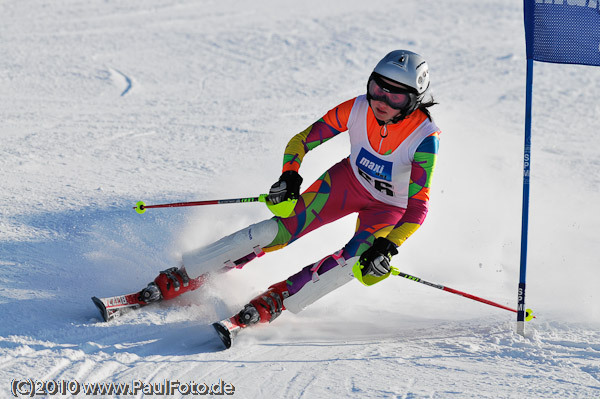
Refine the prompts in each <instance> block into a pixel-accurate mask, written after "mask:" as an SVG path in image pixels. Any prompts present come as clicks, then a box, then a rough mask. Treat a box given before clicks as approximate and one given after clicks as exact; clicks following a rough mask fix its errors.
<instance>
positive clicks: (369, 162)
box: [142, 50, 440, 346]
mask: <svg viewBox="0 0 600 399" xmlns="http://www.w3.org/2000/svg"><path fill="white" fill-rule="evenodd" d="M429 84H430V79H429V70H428V66H427V63H426V62H425V60H424V59H423V57H421V56H420V55H418V54H416V53H413V52H411V51H407V50H396V51H393V52H391V53H389V54H388V55H386V56H385V57H384V58H383V59H382V60H381V61H380V62H379V63H378V64H377V65H376V66H375V69H374V70H373V73H372V74H371V76H370V77H369V79H368V82H367V94H366V95H360V96H358V97H355V98H353V99H351V100H348V101H346V102H344V103H342V104H340V105H338V106H337V107H335V108H333V109H332V110H330V111H329V112H327V114H326V115H325V116H324V117H323V118H321V119H319V120H318V121H317V122H315V123H314V124H312V125H311V126H309V127H308V128H307V129H306V130H304V131H303V132H301V133H299V134H297V135H295V136H294V137H293V138H292V139H291V140H290V142H289V143H288V145H287V147H286V149H285V153H284V157H283V173H282V175H281V177H280V178H279V180H278V181H277V182H276V183H275V184H273V186H272V187H271V189H270V191H269V195H268V197H267V200H268V201H270V202H271V203H272V204H286V203H292V204H295V207H294V208H293V211H292V212H291V214H290V215H289V216H288V217H273V218H271V219H268V220H265V221H262V222H260V223H257V224H253V225H251V226H249V227H247V228H245V229H242V230H240V231H238V232H236V233H234V234H232V235H230V236H227V237H224V238H222V239H220V240H219V241H217V242H215V243H213V244H211V245H208V246H206V247H203V248H199V249H197V250H194V251H191V252H188V253H185V254H184V255H183V265H184V266H182V267H181V268H179V269H178V268H171V269H168V270H165V271H163V272H161V273H160V275H159V276H158V277H157V278H156V279H155V280H154V281H153V282H152V283H150V284H149V285H148V287H147V288H145V289H144V290H143V291H142V298H143V300H144V301H145V302H146V303H150V302H154V301H157V300H160V299H171V298H174V297H176V296H179V295H181V294H182V293H184V292H187V291H190V290H194V289H196V288H198V287H199V286H200V285H202V283H203V282H204V281H205V279H206V277H207V275H208V274H209V273H212V272H216V271H219V270H229V269H232V268H241V267H242V266H243V265H245V264H246V263H248V262H249V261H251V260H252V259H254V258H256V257H257V256H261V255H263V254H264V253H265V252H270V251H274V250H277V249H280V248H282V247H284V246H286V245H288V244H290V243H292V242H294V241H296V240H297V239H298V238H300V237H302V236H303V235H305V234H307V233H309V232H310V231H312V230H315V229H317V228H319V227H320V226H323V225H325V224H327V223H330V222H333V221H335V220H337V219H340V218H342V217H344V216H346V215H348V214H350V213H353V212H357V213H358V221H357V227H356V231H355V233H354V236H353V237H352V238H351V239H350V241H349V242H348V243H347V244H346V245H345V246H344V248H342V249H341V250H339V251H337V252H335V253H333V254H331V255H329V256H327V257H325V258H323V259H321V260H319V261H317V262H316V263H314V264H311V265H308V266H306V267H304V268H303V269H301V270H300V271H299V272H298V273H296V274H294V275H293V276H290V277H289V278H288V279H287V280H284V281H281V282H279V283H276V284H273V285H272V286H270V287H269V289H268V290H267V291H266V292H264V293H262V294H261V295H259V296H257V297H256V298H254V299H252V300H251V301H250V302H249V303H248V304H247V305H245V306H244V308H243V309H242V310H241V311H240V312H239V313H237V314H236V315H234V316H232V317H231V318H229V319H226V320H224V321H222V322H221V323H216V325H215V328H216V329H217V331H219V333H220V334H221V336H222V338H223V336H224V335H226V336H228V337H229V338H226V339H225V340H227V339H229V341H228V343H227V342H226V343H225V344H226V346H229V345H230V344H231V340H230V337H231V336H233V335H234V334H231V333H233V332H237V331H239V329H241V328H245V327H247V326H249V325H252V324H255V323H259V322H260V323H266V322H271V321H273V320H274V319H275V318H276V317H277V316H279V315H280V314H281V312H282V311H283V310H285V309H288V310H290V311H292V312H299V311H301V310H302V309H303V308H305V307H306V306H307V305H309V304H311V303H313V302H314V301H316V300H317V299H319V298H321V297H322V296H324V295H326V294H327V293H329V292H331V291H333V290H334V289H336V288H338V287H340V286H342V285H343V284H345V283H347V282H349V281H350V280H352V279H353V278H354V277H355V276H354V274H353V271H352V269H353V266H354V265H355V264H356V263H357V262H359V267H361V268H362V270H361V273H359V277H360V276H362V277H360V278H361V280H364V282H365V283H368V284H372V283H374V282H376V281H378V280H380V279H383V278H385V277H387V275H388V274H389V273H390V264H389V261H390V259H391V257H392V256H393V255H395V254H397V253H398V251H397V247H399V246H400V245H402V243H404V241H405V240H406V239H407V238H408V237H409V236H410V235H411V234H413V233H414V232H415V231H416V230H417V229H418V228H419V226H420V225H421V224H422V223H423V221H424V219H425V216H426V214H427V209H428V201H429V190H430V182H431V176H432V173H433V170H434V167H435V163H436V156H437V152H438V135H439V134H440V131H439V129H438V127H437V126H436V125H435V124H434V123H433V121H432V120H431V117H430V114H429V112H428V110H427V108H428V107H430V106H432V105H433V104H434V103H433V100H432V99H431V96H430V95H429ZM345 131H347V132H348V135H349V136H350V143H351V151H350V155H349V156H348V157H347V158H344V159H343V160H341V161H340V162H338V163H337V164H335V165H333V166H332V167H331V168H330V169H329V170H327V171H326V172H325V173H324V174H323V175H322V176H321V177H320V178H319V179H317V181H315V182H314V183H313V184H312V185H311V186H310V187H309V188H308V189H307V190H306V191H304V192H303V193H302V195H299V193H300V185H301V183H302V178H301V177H300V175H299V174H298V170H299V168H300V165H301V163H302V160H303V158H304V156H305V155H306V153H307V152H308V151H310V150H312V149H313V148H315V147H317V146H318V145H320V144H322V143H324V142H326V141H327V140H329V139H331V138H333V137H334V136H336V135H338V134H340V133H342V132H345ZM225 340H224V342H225Z"/></svg>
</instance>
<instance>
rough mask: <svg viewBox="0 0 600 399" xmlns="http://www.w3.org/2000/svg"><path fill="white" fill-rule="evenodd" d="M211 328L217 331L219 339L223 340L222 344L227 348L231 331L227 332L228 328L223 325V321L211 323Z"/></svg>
mask: <svg viewBox="0 0 600 399" xmlns="http://www.w3.org/2000/svg"><path fill="white" fill-rule="evenodd" d="M212 326H213V328H214V329H215V331H216V332H217V334H218V335H219V338H220V339H221V342H223V345H225V349H229V348H231V338H232V337H231V333H230V332H229V329H228V328H227V327H225V326H224V325H223V323H220V322H217V323H213V325H212Z"/></svg>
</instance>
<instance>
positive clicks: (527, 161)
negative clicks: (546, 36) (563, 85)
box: [517, 58, 533, 336]
mask: <svg viewBox="0 0 600 399" xmlns="http://www.w3.org/2000/svg"><path fill="white" fill-rule="evenodd" d="M532 91H533V59H529V58H528V59H527V86H526V90H525V148H524V151H523V211H522V217H521V265H520V273H519V290H518V305H517V333H518V334H520V335H523V336H525V317H526V314H525V313H526V309H525V284H526V282H525V280H526V276H527V232H528V228H529V180H530V179H529V177H530V169H531V103H532V94H533V93H532Z"/></svg>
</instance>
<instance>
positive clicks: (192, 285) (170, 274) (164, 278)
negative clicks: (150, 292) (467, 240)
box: [149, 267, 206, 302]
mask: <svg viewBox="0 0 600 399" xmlns="http://www.w3.org/2000/svg"><path fill="white" fill-rule="evenodd" d="M205 280H206V277H205V276H200V277H198V278H194V279H191V278H190V277H189V276H188V274H187V272H186V271H185V267H181V268H179V269H178V268H176V267H172V268H170V269H167V270H163V271H162V272H160V274H159V275H158V277H157V278H155V279H154V282H153V283H150V284H149V285H152V284H155V285H156V286H157V287H158V289H159V290H160V294H161V296H160V297H159V298H158V299H165V300H169V299H173V298H175V297H178V296H179V295H181V294H183V293H184V292H188V291H193V290H195V289H197V288H199V287H200V286H201V285H202V284H204V281H205ZM149 302H151V301H149Z"/></svg>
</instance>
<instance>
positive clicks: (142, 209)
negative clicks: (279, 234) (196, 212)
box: [133, 194, 267, 215]
mask: <svg viewBox="0 0 600 399" xmlns="http://www.w3.org/2000/svg"><path fill="white" fill-rule="evenodd" d="M266 201H267V194H261V195H259V196H258V197H247V198H232V199H220V200H207V201H192V202H175V203H172V204H158V205H146V204H144V202H143V201H139V202H138V203H137V204H135V207H134V208H133V209H135V211H136V212H137V213H139V214H140V215H141V214H142V213H144V212H146V209H151V208H178V207H183V206H201V205H221V204H240V203H246V202H266Z"/></svg>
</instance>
